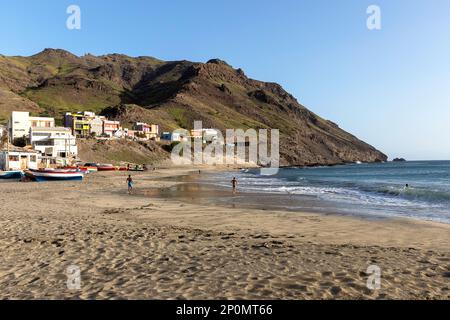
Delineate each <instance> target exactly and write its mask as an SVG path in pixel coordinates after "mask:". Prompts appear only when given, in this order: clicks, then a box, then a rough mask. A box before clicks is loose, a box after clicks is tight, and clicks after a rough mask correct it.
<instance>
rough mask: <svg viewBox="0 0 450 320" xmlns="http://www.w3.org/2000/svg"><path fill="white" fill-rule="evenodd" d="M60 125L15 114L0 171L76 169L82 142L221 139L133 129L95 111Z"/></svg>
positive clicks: (213, 133) (141, 126) (0, 130)
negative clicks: (79, 147)
mask: <svg viewBox="0 0 450 320" xmlns="http://www.w3.org/2000/svg"><path fill="white" fill-rule="evenodd" d="M62 122H63V126H57V125H56V123H57V122H56V121H55V118H51V117H34V116H31V115H30V113H29V112H23V111H13V112H12V113H11V116H10V118H9V121H8V123H7V125H6V126H3V127H2V126H0V137H1V142H2V143H1V144H0V170H2V171H12V170H25V169H34V170H37V169H45V168H57V167H65V166H72V165H74V164H76V163H77V162H79V158H78V145H77V140H78V139H98V140H116V139H128V140H133V141H150V140H153V141H162V142H165V143H171V142H180V141H186V140H188V139H203V140H204V141H205V142H206V140H208V141H213V140H215V139H216V138H217V135H218V131H217V130H215V129H202V130H190V131H188V132H189V135H187V136H184V135H182V134H180V133H176V132H160V125H159V124H148V123H145V122H135V123H133V125H132V129H128V128H124V127H123V126H122V125H121V123H120V121H114V120H109V119H107V118H106V117H105V116H101V115H96V114H95V113H93V112H88V111H83V112H75V113H71V112H68V113H66V114H65V115H64V118H63V119H62Z"/></svg>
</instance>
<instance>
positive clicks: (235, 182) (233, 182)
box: [231, 177, 238, 194]
mask: <svg viewBox="0 0 450 320" xmlns="http://www.w3.org/2000/svg"><path fill="white" fill-rule="evenodd" d="M237 183H238V182H237V179H236V177H233V180H231V185H232V186H233V194H236V190H237Z"/></svg>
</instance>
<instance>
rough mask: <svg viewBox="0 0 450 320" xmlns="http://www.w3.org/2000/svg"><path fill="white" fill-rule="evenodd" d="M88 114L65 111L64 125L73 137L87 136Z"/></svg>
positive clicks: (88, 126)
mask: <svg viewBox="0 0 450 320" xmlns="http://www.w3.org/2000/svg"><path fill="white" fill-rule="evenodd" d="M89 114H90V113H88V115H86V114H85V113H84V112H78V113H70V112H68V113H66V114H65V116H64V127H66V128H70V129H71V130H72V134H73V135H74V136H75V137H88V136H89V135H90V121H89Z"/></svg>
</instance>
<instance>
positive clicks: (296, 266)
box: [0, 168, 450, 299]
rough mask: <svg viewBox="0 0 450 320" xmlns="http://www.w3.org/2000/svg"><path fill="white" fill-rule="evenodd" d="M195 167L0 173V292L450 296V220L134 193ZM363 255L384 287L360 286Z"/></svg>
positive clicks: (23, 295)
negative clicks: (62, 176) (51, 178)
mask: <svg viewBox="0 0 450 320" xmlns="http://www.w3.org/2000/svg"><path fill="white" fill-rule="evenodd" d="M200 169H201V170H206V168H200ZM225 169H226V170H227V169H229V168H225ZM197 170H198V168H196V169H193V168H189V169H186V168H170V169H157V170H156V171H152V172H148V173H137V174H133V177H134V179H135V181H136V193H137V194H134V195H131V196H130V195H128V194H127V192H126V184H125V178H126V173H97V174H93V175H89V176H88V177H87V178H86V180H85V181H83V182H81V183H42V184H35V183H17V184H15V183H13V184H9V183H8V184H2V185H0V188H1V191H2V192H1V193H0V198H1V199H0V200H1V201H2V203H4V207H5V208H7V209H8V210H2V212H0V221H1V226H2V228H1V231H0V250H2V256H3V257H4V259H3V260H2V261H1V262H0V298H4V299H5V298H17V299H39V298H52V299H58V298H70V299H221V298H224V299H390V298H392V299H425V298H429V299H448V298H449V297H450V288H449V285H448V279H449V276H450V274H449V272H450V252H449V249H448V244H449V243H450V226H448V225H446V224H440V223H436V222H425V221H423V222H422V221H410V220H409V219H385V220H381V221H378V220H376V221H368V220H366V219H359V218H355V217H341V216H335V215H322V214H314V213H307V212H287V211H280V210H270V211H264V210H258V209H245V208H224V207H220V206H213V205H196V204H190V203H186V202H183V201H179V200H175V199H161V198H154V197H148V196H145V195H140V194H139V193H140V192H141V191H145V190H149V189H160V188H170V187H172V186H174V185H176V184H178V183H179V182H177V181H176V180H177V178H176V177H179V176H181V175H185V174H189V172H195V171H197ZM217 170H220V169H217ZM37 186H39V188H37ZM43 198H45V199H46V201H43V200H42V199H43ZM70 265H76V266H79V268H80V269H81V281H82V285H81V288H80V290H69V289H67V287H66V281H67V275H66V268H67V267H68V266H70ZM370 265H378V266H379V267H380V268H381V270H382V287H381V289H380V290H376V291H372V290H369V289H368V288H367V286H366V282H367V279H368V274H366V271H367V267H368V266H370Z"/></svg>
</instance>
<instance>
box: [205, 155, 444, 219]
mask: <svg viewBox="0 0 450 320" xmlns="http://www.w3.org/2000/svg"><path fill="white" fill-rule="evenodd" d="M233 176H236V178H237V179H238V181H239V191H241V192H243V193H249V194H250V193H251V194H255V193H256V194H260V195H262V197H259V198H260V199H265V198H267V199H271V200H270V201H269V200H267V201H266V205H267V206H268V208H270V207H284V208H286V209H289V210H299V211H301V210H303V211H313V212H326V213H338V214H350V215H358V216H363V217H372V218H377V217H407V218H415V219H421V220H431V221H437V222H444V223H450V161H412V162H395V163H394V162H389V163H376V164H352V165H345V166H334V167H315V168H283V169H280V171H279V173H278V174H277V175H275V176H261V175H260V174H259V170H253V169H251V170H242V171H241V172H239V173H230V172H228V173H226V174H223V173H221V174H214V175H212V176H209V177H208V178H205V179H206V181H205V182H206V183H210V184H215V185H218V186H221V187H227V188H229V187H230V183H229V180H231V179H232V177H233ZM406 184H408V185H409V187H406ZM277 195H278V196H281V198H280V199H281V200H280V201H277V200H276V199H277ZM238 196H239V197H240V198H239V199H237V202H240V203H241V204H242V203H244V202H245V198H246V197H245V195H243V194H239V195H238ZM227 201H229V199H228V200H227ZM272 203H273V204H274V205H273V206H272V205H271V204H272ZM275 203H276V205H275Z"/></svg>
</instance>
